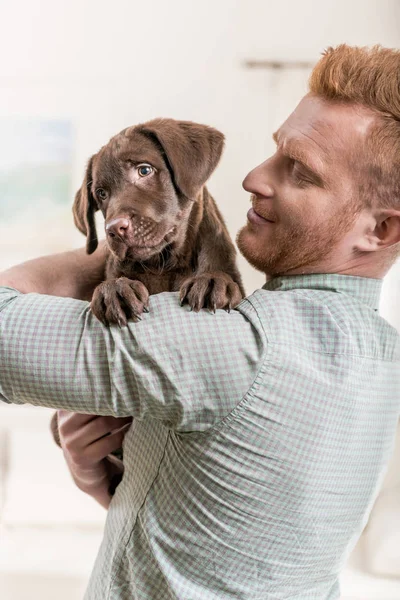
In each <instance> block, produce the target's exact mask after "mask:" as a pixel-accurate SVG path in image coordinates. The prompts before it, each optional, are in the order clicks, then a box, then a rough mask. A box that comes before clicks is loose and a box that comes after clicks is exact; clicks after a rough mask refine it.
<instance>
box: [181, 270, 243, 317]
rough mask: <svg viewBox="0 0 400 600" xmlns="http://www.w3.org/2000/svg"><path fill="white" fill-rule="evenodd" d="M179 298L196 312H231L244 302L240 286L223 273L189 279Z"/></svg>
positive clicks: (217, 272)
mask: <svg viewBox="0 0 400 600" xmlns="http://www.w3.org/2000/svg"><path fill="white" fill-rule="evenodd" d="M179 296H180V301H181V304H185V303H188V304H189V305H190V306H191V308H192V309H193V310H194V311H196V312H198V311H199V310H200V309H202V308H208V309H209V310H211V311H212V312H215V311H216V309H217V308H224V309H225V310H227V311H228V312H229V311H230V310H231V308H235V306H237V305H238V304H239V302H240V301H241V300H242V294H241V292H240V288H239V286H238V284H237V283H235V282H234V281H233V279H232V277H231V276H230V275H227V274H226V273H223V272H222V271H215V272H211V273H201V274H200V275H195V276H194V277H189V278H188V279H186V280H185V281H184V282H183V284H182V285H181V289H180V294H179Z"/></svg>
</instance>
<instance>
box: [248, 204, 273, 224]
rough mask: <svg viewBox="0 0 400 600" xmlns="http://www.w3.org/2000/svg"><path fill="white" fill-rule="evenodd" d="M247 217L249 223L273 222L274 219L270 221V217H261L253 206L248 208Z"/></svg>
mask: <svg viewBox="0 0 400 600" xmlns="http://www.w3.org/2000/svg"><path fill="white" fill-rule="evenodd" d="M247 218H248V220H249V221H250V223H254V224H255V225H265V224H266V223H273V222H274V221H271V220H270V219H266V218H265V217H262V216H261V215H260V214H258V213H257V212H256V211H255V210H254V208H250V210H249V212H248V213H247Z"/></svg>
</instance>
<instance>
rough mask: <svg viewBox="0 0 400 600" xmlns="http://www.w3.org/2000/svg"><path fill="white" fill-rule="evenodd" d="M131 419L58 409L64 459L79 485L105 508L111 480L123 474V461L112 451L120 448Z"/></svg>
mask: <svg viewBox="0 0 400 600" xmlns="http://www.w3.org/2000/svg"><path fill="white" fill-rule="evenodd" d="M131 423H132V418H131V417H127V418H119V419H117V418H115V417H99V416H95V415H82V414H78V413H71V412H68V411H65V410H60V411H58V426H59V432H60V439H61V446H62V449H63V452H64V456H65V460H66V461H67V465H68V468H69V470H70V472H71V475H72V477H73V479H74V481H75V483H76V485H77V486H78V487H79V489H81V490H82V491H83V492H86V493H87V494H89V495H90V496H92V497H93V498H95V500H97V501H98V502H99V503H100V504H101V505H102V506H104V508H108V506H109V504H110V502H111V498H112V496H111V494H110V492H109V487H110V482H111V480H112V478H113V477H114V476H115V475H118V474H122V473H123V464H122V462H121V461H120V460H118V459H117V458H114V457H110V456H109V454H110V453H111V452H113V451H115V450H117V449H118V448H121V446H122V441H123V439H124V436H125V434H126V432H127V431H128V429H129V427H130V425H131Z"/></svg>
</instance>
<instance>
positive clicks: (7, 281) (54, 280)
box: [0, 242, 107, 300]
mask: <svg viewBox="0 0 400 600" xmlns="http://www.w3.org/2000/svg"><path fill="white" fill-rule="evenodd" d="M106 258H107V250H106V246H105V244H104V242H103V243H102V244H100V245H99V247H98V249H97V250H96V252H94V253H93V254H91V255H90V256H89V255H88V254H86V250H85V249H84V248H81V249H79V250H71V251H70V252H62V253H60V254H53V255H50V256H43V257H40V258H35V259H33V260H29V261H27V262H25V263H22V264H20V265H16V266H14V267H11V268H10V269H8V270H7V271H3V272H2V273H0V286H5V287H11V288H14V289H16V290H18V291H19V292H22V293H23V294H27V293H31V292H35V293H37V294H48V295H50V296H62V297H69V298H77V299H79V300H90V298H91V297H92V293H93V290H94V288H95V287H96V286H97V285H98V284H99V283H101V282H102V281H104V271H105V262H106Z"/></svg>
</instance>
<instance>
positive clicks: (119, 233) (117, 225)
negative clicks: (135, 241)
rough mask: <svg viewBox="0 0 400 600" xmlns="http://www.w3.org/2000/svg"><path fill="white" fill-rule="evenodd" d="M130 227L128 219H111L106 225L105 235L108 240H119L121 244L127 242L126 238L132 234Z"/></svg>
mask: <svg viewBox="0 0 400 600" xmlns="http://www.w3.org/2000/svg"><path fill="white" fill-rule="evenodd" d="M131 230H132V225H131V222H130V220H129V219H125V218H123V217H120V218H118V219H113V220H112V221H110V222H108V223H106V234H107V236H108V237H109V238H119V239H120V240H122V241H123V242H126V241H127V238H128V237H129V236H130V235H131V233H132V231H131Z"/></svg>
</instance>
